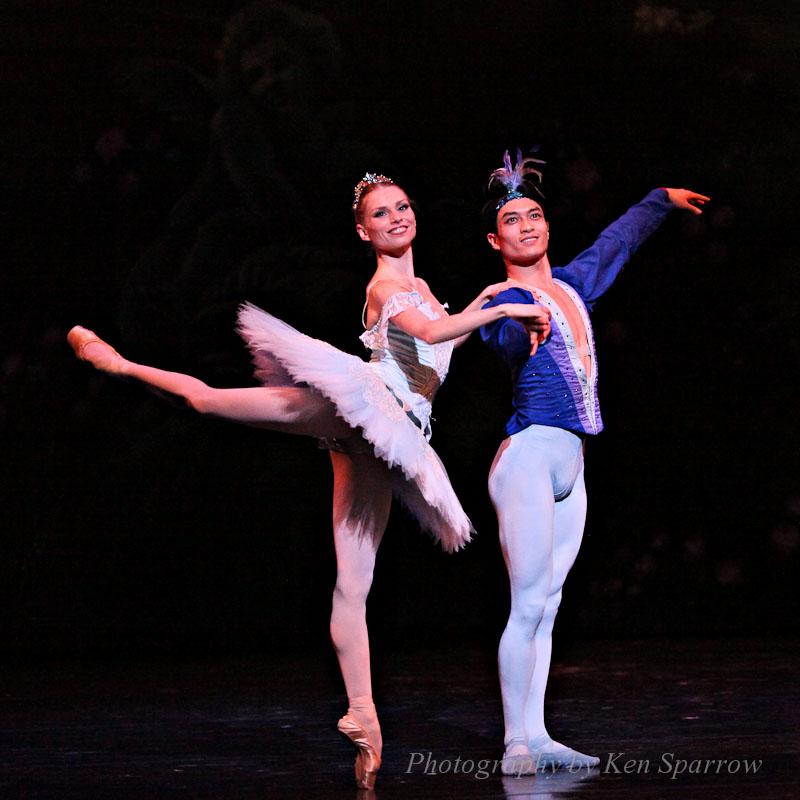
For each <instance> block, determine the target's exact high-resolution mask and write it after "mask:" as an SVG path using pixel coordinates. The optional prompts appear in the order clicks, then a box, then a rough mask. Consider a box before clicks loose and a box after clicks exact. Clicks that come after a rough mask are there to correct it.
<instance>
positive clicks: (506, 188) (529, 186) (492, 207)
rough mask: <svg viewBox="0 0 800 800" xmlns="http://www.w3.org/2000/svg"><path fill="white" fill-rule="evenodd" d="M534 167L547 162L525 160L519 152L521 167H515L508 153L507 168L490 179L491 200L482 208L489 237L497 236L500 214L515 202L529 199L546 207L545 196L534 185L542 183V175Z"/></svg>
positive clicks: (504, 159)
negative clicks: (509, 204)
mask: <svg viewBox="0 0 800 800" xmlns="http://www.w3.org/2000/svg"><path fill="white" fill-rule="evenodd" d="M532 164H544V161H541V160H540V159H538V158H523V157H522V153H521V151H519V150H517V163H516V164H515V165H514V166H513V167H512V166H511V157H510V156H509V154H508V150H506V152H505V155H504V156H503V166H502V167H500V168H499V169H496V170H495V171H494V172H493V173H492V174H491V175H490V176H489V180H488V181H487V183H486V196H487V197H488V200H487V201H486V202H485V203H484V204H483V208H481V219H483V224H484V226H485V228H486V232H487V233H497V212H498V211H499V210H500V209H501V208H502V207H503V206H504V205H505V204H506V203H508V202H510V201H511V200H516V199H518V198H520V197H528V198H530V199H531V200H535V201H536V202H537V203H538V204H539V205H542V200H543V199H544V195H543V194H542V192H541V190H540V189H539V187H538V186H537V185H536V183H535V182H534V181H537V182H538V183H541V182H542V173H541V172H539V170H537V169H535V168H534V167H533V166H531V165H532ZM543 210H544V207H543Z"/></svg>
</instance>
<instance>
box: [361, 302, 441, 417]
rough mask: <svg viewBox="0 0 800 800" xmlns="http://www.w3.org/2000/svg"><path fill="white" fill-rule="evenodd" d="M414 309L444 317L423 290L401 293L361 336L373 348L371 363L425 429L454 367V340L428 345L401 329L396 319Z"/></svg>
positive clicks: (430, 316)
mask: <svg viewBox="0 0 800 800" xmlns="http://www.w3.org/2000/svg"><path fill="white" fill-rule="evenodd" d="M410 308H416V309H417V310H419V311H421V312H422V313H423V314H425V316H426V317H428V319H432V320H433V319H439V316H440V315H439V314H438V312H436V311H434V310H433V309H432V308H431V304H430V303H429V302H428V301H426V300H425V299H424V298H423V297H422V295H421V294H420V293H419V292H416V291H412V292H398V293H397V294H393V295H392V296H391V297H390V298H389V299H388V300H387V301H386V302H385V303H384V304H383V308H382V309H381V313H380V316H379V317H378V321H377V322H376V323H375V324H374V325H373V326H372V327H371V328H369V329H368V330H366V331H364V333H363V334H361V336H360V337H359V338H360V339H361V341H362V342H363V343H364V346H365V347H366V348H367V349H369V350H371V351H372V357H371V358H370V364H371V365H373V367H374V368H375V370H376V371H377V372H378V373H379V374H380V375H381V377H382V378H383V380H384V381H385V382H386V384H387V385H388V386H389V387H390V388H391V389H392V390H393V392H394V393H395V394H396V395H397V396H398V399H400V400H403V401H404V402H406V403H408V405H409V406H411V409H410V410H412V411H413V413H414V414H415V416H417V418H418V419H419V420H420V422H421V423H422V427H423V429H425V428H426V427H427V424H428V419H429V418H430V404H431V402H432V401H433V398H434V395H435V394H436V391H437V390H438V388H439V385H440V384H441V382H442V381H443V380H444V379H445V377H446V375H447V371H448V369H449V367H450V358H451V356H452V354H453V342H452V341H448V342H439V343H437V344H428V343H427V342H424V341H422V339H417V338H415V337H414V336H411V335H410V334H408V333H406V332H405V331H403V330H401V329H400V328H399V327H398V326H397V325H395V323H394V322H393V321H392V318H393V317H394V316H396V315H397V314H400V313H401V312H403V311H407V310H408V309H410ZM412 395H413V396H412Z"/></svg>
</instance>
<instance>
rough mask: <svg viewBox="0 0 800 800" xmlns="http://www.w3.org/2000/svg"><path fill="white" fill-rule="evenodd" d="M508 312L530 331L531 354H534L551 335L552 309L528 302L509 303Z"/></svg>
mask: <svg viewBox="0 0 800 800" xmlns="http://www.w3.org/2000/svg"><path fill="white" fill-rule="evenodd" d="M507 313H508V316H509V317H511V319H515V320H516V321H517V322H519V323H520V324H522V325H523V326H524V328H525V330H526V331H527V332H528V335H529V336H530V337H531V355H534V354H535V353H536V351H537V349H538V348H539V345H540V344H541V343H542V342H543V341H544V340H545V339H546V338H547V337H548V336H549V335H550V310H549V309H547V308H545V307H544V306H535V305H530V304H528V303H508V304H507Z"/></svg>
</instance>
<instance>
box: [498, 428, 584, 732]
mask: <svg viewBox="0 0 800 800" xmlns="http://www.w3.org/2000/svg"><path fill="white" fill-rule="evenodd" d="M489 494H490V496H491V498H492V502H493V503H494V507H495V511H496V512H497V518H498V523H499V528H500V546H501V548H502V551H503V557H504V558H505V562H506V568H507V569H508V575H509V579H510V582H511V613H510V615H509V618H508V624H507V625H506V629H505V631H504V632H503V636H502V638H501V639H500V648H499V653H498V664H499V671H500V686H501V690H502V696H503V716H504V718H505V742H506V746H507V747H508V746H509V743H511V742H512V741H513V742H515V743H525V744H527V743H529V742H533V743H537V744H538V743H539V742H543V741H550V737H549V734H548V733H547V729H546V728H545V723H544V694H545V688H546V686H547V676H548V673H549V671H550V654H551V645H552V633H553V622H554V621H555V617H556V613H557V611H558V606H559V604H560V602H561V589H562V587H563V585H564V581H565V580H566V577H567V573H568V572H569V570H570V568H571V567H572V565H573V563H574V562H575V558H576V556H577V555H578V549H579V548H580V544H581V539H582V538H583V527H584V522H585V519H586V489H585V486H584V481H583V442H582V440H581V439H580V438H579V437H578V436H576V435H575V434H574V433H570V432H569V431H566V430H563V429H561V428H553V427H549V426H544V425H532V426H530V427H528V428H525V429H524V430H522V431H520V432H519V433H515V434H514V435H513V436H511V437H509V438H508V439H506V440H505V441H504V442H503V443H502V444H501V445H500V449H499V450H498V452H497V455H496V456H495V460H494V463H493V464H492V470H491V473H490V475H489Z"/></svg>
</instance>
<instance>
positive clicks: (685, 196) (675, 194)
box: [665, 189, 711, 214]
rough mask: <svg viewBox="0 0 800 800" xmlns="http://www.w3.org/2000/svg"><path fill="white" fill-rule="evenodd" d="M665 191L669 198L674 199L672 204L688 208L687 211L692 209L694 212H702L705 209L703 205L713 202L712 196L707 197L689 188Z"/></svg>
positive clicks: (676, 206)
mask: <svg viewBox="0 0 800 800" xmlns="http://www.w3.org/2000/svg"><path fill="white" fill-rule="evenodd" d="M665 191H666V193H667V194H668V195H669V199H670V200H671V201H672V205H674V206H675V208H683V209H686V210H687V211H691V212H692V214H702V213H703V209H702V208H701V206H703V205H705V204H706V203H709V202H711V198H710V197H706V196H705V195H704V194H698V193H697V192H691V191H689V190H688V189H665Z"/></svg>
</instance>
